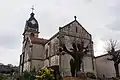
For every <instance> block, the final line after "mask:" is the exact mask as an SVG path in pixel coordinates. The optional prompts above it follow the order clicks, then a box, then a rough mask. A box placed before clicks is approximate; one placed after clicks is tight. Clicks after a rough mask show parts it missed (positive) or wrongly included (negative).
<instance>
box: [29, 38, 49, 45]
mask: <svg viewBox="0 0 120 80" xmlns="http://www.w3.org/2000/svg"><path fill="white" fill-rule="evenodd" d="M30 39H31V42H32V43H33V44H46V42H47V41H48V40H47V39H43V38H37V37H31V38H30Z"/></svg>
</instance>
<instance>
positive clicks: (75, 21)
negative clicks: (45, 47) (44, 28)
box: [48, 19, 91, 42]
mask: <svg viewBox="0 0 120 80" xmlns="http://www.w3.org/2000/svg"><path fill="white" fill-rule="evenodd" d="M73 23H78V25H80V27H82V29H83V30H85V32H86V33H87V34H89V35H90V36H91V34H90V33H89V32H88V31H87V30H86V29H85V28H84V27H83V26H82V25H81V24H80V23H79V22H78V21H77V20H76V19H75V20H74V21H72V22H70V23H68V24H66V25H65V26H63V27H60V28H61V29H63V28H65V27H68V26H70V25H71V24H73ZM73 27H74V26H73ZM58 34H59V32H57V33H56V34H55V35H53V36H52V37H51V38H50V39H49V40H48V42H49V41H50V40H52V39H53V38H55V37H56V36H57V35H58Z"/></svg>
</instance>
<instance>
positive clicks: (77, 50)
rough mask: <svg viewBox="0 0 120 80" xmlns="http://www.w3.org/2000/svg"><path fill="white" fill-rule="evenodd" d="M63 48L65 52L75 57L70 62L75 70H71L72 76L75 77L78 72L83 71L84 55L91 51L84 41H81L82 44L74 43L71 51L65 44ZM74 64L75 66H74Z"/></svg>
mask: <svg viewBox="0 0 120 80" xmlns="http://www.w3.org/2000/svg"><path fill="white" fill-rule="evenodd" d="M62 48H63V51H65V52H66V53H67V54H69V55H71V56H72V57H73V59H71V61H70V65H71V68H73V69H71V73H72V76H74V75H75V72H76V74H77V72H78V71H80V69H81V64H82V59H83V57H84V55H85V54H87V52H88V51H89V50H88V45H87V46H85V44H84V41H81V42H80V43H72V48H71V49H70V50H68V49H67V48H66V46H65V44H63V45H62ZM72 64H75V65H74V66H73V65H72ZM74 67H75V68H74ZM76 76H77V75H76Z"/></svg>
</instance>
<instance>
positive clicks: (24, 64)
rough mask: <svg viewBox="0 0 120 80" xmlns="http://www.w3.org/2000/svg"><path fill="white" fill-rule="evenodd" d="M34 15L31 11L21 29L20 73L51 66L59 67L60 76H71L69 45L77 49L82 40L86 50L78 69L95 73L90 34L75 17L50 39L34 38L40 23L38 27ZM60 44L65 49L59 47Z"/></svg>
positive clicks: (71, 50)
mask: <svg viewBox="0 0 120 80" xmlns="http://www.w3.org/2000/svg"><path fill="white" fill-rule="evenodd" d="M34 16H35V14H34V13H33V12H32V13H31V14H30V18H29V19H28V20H27V21H26V24H25V28H24V32H23V42H22V44H23V46H22V54H21V55H20V62H19V72H20V74H21V73H23V72H24V71H31V70H33V69H34V68H35V69H36V70H37V71H38V70H40V69H43V68H45V67H53V68H57V69H59V71H60V72H61V75H62V76H71V72H70V70H71V69H70V60H71V59H73V57H72V56H71V55H70V54H69V52H70V53H72V54H73V55H74V50H73V48H74V49H75V50H76V51H78V50H80V49H79V47H78V48H76V46H79V43H81V42H82V41H83V42H84V46H87V47H86V48H87V49H88V52H86V54H84V57H82V61H81V65H80V71H82V72H92V73H94V74H96V64H95V59H94V50H93V41H92V35H91V34H90V33H88V31H87V30H86V29H85V28H84V27H83V26H82V25H81V24H80V23H79V22H78V21H77V20H76V16H75V17H74V20H73V21H71V22H70V23H68V24H66V25H64V26H63V27H59V28H58V29H59V31H58V32H57V33H56V34H54V35H53V36H52V37H51V38H50V39H44V38H39V37H38V35H39V27H42V26H39V23H38V21H37V20H36V19H35V17H34ZM73 43H75V44H73ZM63 44H64V46H65V49H66V51H65V50H61V49H63V47H62V45H63ZM77 44H78V45H77ZM68 51H69V52H68ZM76 54H77V52H76Z"/></svg>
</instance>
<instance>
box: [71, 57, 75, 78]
mask: <svg viewBox="0 0 120 80" xmlns="http://www.w3.org/2000/svg"><path fill="white" fill-rule="evenodd" d="M75 67H76V65H75V60H74V59H71V60H70V68H71V74H72V77H74V76H75Z"/></svg>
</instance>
